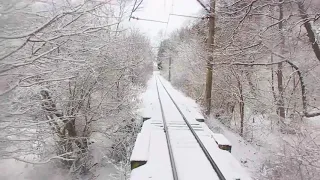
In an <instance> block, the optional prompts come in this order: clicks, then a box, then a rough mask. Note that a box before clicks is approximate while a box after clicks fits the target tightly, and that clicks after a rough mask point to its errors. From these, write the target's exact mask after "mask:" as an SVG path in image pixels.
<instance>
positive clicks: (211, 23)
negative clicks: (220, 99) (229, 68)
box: [205, 0, 215, 115]
mask: <svg viewBox="0 0 320 180" xmlns="http://www.w3.org/2000/svg"><path fill="white" fill-rule="evenodd" d="M214 13H215V0H211V1H210V14H209V24H208V26H209V33H208V40H207V46H208V59H207V76H206V92H205V102H206V115H210V110H211V96H212V94H211V93H212V62H213V56H212V53H213V44H214V28H215V14H214Z"/></svg>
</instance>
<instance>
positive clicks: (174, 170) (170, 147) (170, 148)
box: [156, 77, 226, 180]
mask: <svg viewBox="0 0 320 180" xmlns="http://www.w3.org/2000/svg"><path fill="white" fill-rule="evenodd" d="M156 85H157V92H158V99H159V104H160V107H161V114H162V120H163V124H164V129H165V134H166V139H167V143H168V144H167V145H168V151H169V156H170V162H171V167H172V174H173V179H174V180H178V179H179V175H178V172H177V166H176V164H175V162H176V161H178V160H175V159H174V153H173V146H175V144H172V143H171V140H170V138H174V137H170V130H169V128H170V126H171V124H170V123H169V125H168V124H167V120H166V114H165V113H164V108H165V107H163V104H162V100H161V98H164V97H163V96H168V97H169V98H170V100H171V103H173V104H174V106H175V108H176V110H178V112H179V114H180V115H181V117H182V119H183V123H185V124H184V125H186V126H187V127H188V129H187V131H189V132H190V133H191V134H192V135H193V137H194V139H195V140H196V142H197V144H198V145H199V148H200V149H201V150H202V152H203V154H204V155H205V157H206V158H207V160H208V161H209V163H210V165H211V167H212V169H213V170H214V171H215V172H216V175H217V177H218V179H219V180H226V178H225V177H224V176H223V174H222V172H221V171H220V169H219V167H218V166H217V164H216V163H215V162H214V160H213V159H212V157H211V155H210V154H209V152H208V150H207V149H206V147H205V146H204V144H203V143H202V142H201V140H200V138H199V136H198V135H197V133H196V132H195V130H194V128H193V127H192V125H191V124H190V123H189V121H188V120H187V118H186V116H185V115H184V114H183V112H182V111H181V109H180V108H179V106H178V105H177V103H176V102H175V100H174V99H173V97H172V96H171V95H170V93H169V92H168V90H167V88H166V87H165V86H164V84H163V83H162V82H161V80H160V79H159V77H156ZM159 87H160V88H163V90H164V91H165V93H160V90H159ZM169 122H170V121H169ZM190 155H192V154H190ZM197 156H198V155H197ZM186 158H188V157H186ZM182 171H183V170H181V172H182Z"/></svg>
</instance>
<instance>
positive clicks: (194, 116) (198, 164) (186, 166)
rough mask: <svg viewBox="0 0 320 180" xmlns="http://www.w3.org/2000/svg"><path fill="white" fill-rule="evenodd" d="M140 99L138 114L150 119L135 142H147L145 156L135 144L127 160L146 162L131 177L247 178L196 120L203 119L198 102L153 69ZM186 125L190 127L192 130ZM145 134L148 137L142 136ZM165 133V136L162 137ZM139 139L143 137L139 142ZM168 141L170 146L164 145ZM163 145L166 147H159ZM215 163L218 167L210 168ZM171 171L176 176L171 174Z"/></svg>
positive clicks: (142, 150) (187, 178)
mask: <svg viewBox="0 0 320 180" xmlns="http://www.w3.org/2000/svg"><path fill="white" fill-rule="evenodd" d="M166 91H168V92H166ZM169 94H170V95H169ZM158 95H159V96H158ZM170 96H171V97H170ZM158 97H159V99H157V98H158ZM171 98H172V99H171ZM142 100H143V103H144V108H143V111H142V115H143V117H144V118H150V119H149V120H147V121H146V122H145V123H144V125H143V128H142V131H141V134H140V135H139V136H138V139H137V143H138V144H141V145H142V146H145V145H143V144H149V146H148V147H147V148H148V155H147V156H146V153H145V152H146V151H145V149H143V148H146V147H142V148H136V147H135V149H134V151H133V154H132V158H131V160H133V159H136V160H137V161H141V160H145V161H147V164H146V165H144V166H141V167H139V168H137V169H134V170H133V171H132V176H131V178H132V179H141V180H142V179H148V178H149V179H163V178H164V177H166V179H180V180H181V179H182V180H193V179H203V180H206V179H208V180H209V179H210V180H214V179H217V180H219V179H228V180H229V179H230V180H231V179H238V178H240V179H250V177H249V176H248V175H247V173H246V172H245V170H244V169H243V168H242V167H241V165H240V163H239V162H238V161H236V160H235V158H234V157H233V156H232V155H231V154H230V153H229V152H227V151H224V150H221V149H219V147H218V145H217V144H216V143H215V140H214V138H213V133H212V131H211V130H210V129H209V128H208V126H207V125H206V124H205V123H203V122H201V121H200V122H199V121H197V120H199V119H200V120H201V119H204V118H203V116H202V115H201V114H200V113H199V108H198V106H197V105H196V104H195V103H194V102H192V101H190V100H189V99H188V98H186V97H185V96H183V94H181V93H180V92H178V91H176V90H175V89H174V88H173V87H172V86H171V84H170V83H169V82H168V81H166V80H165V79H163V78H162V77H161V76H159V74H158V73H157V72H155V73H154V76H153V77H152V78H151V80H150V81H149V83H148V89H147V91H146V93H144V94H143V97H142ZM173 100H174V102H175V103H176V105H177V106H178V108H179V109H180V111H181V113H180V112H179V110H178V108H177V107H176V105H175V104H174V102H173ZM159 101H160V102H161V104H162V109H161V106H160V102H159ZM161 111H163V114H162V113H161ZM181 114H183V115H181ZM183 116H184V117H183ZM187 123H188V124H187ZM155 124H156V125H155ZM188 126H189V127H192V129H193V130H194V132H193V133H192V132H191V131H190V129H189V127H188ZM155 127H156V128H155ZM163 128H164V129H166V128H167V131H163ZM145 129H148V130H145ZM146 131H147V132H148V134H146ZM165 132H167V133H165ZM143 134H144V135H143ZM146 136H147V137H150V138H142V137H146ZM165 136H167V139H164V137H165ZM157 137H158V138H157ZM160 137H161V138H160ZM195 137H197V138H198V140H196V138H195ZM142 139H147V140H145V143H142V142H141V141H143V140H142ZM168 139H169V141H168ZM166 140H167V141H166ZM154 141H157V143H154ZM168 144H170V146H171V147H168ZM201 144H202V145H201ZM136 145H137V144H136ZM164 145H165V146H166V148H167V149H164V148H163V146H164ZM201 146H202V147H201ZM160 149H161V150H160ZM168 149H169V150H168ZM170 151H172V154H173V155H172V156H171V157H170V156H168V155H167V154H166V153H169V152H170ZM140 152H144V153H140ZM204 152H207V153H208V154H207V155H206V154H205V153H204ZM169 154H170V153H169ZM210 159H211V160H210ZM212 162H213V163H212ZM168 164H169V165H173V166H172V168H170V169H168ZM213 164H214V165H213ZM215 164H216V165H217V166H218V168H215V169H214V168H213V167H214V166H215ZM160 167H162V168H160ZM175 171H176V172H177V173H176V174H177V177H178V178H177V177H176V178H173V176H174V173H175ZM220 171H221V172H222V174H223V175H220V178H219V177H218V175H217V172H220ZM168 173H169V175H168ZM223 176H224V177H223ZM169 177H170V178H169Z"/></svg>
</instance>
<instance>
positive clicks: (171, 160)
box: [155, 79, 178, 180]
mask: <svg viewBox="0 0 320 180" xmlns="http://www.w3.org/2000/svg"><path fill="white" fill-rule="evenodd" d="M155 80H156V86H157V92H158V99H159V103H160V109H161V116H162V121H163V127H164V133H165V135H166V140H167V146H168V150H169V156H170V163H171V169H172V175H173V179H174V180H178V172H177V168H176V164H175V161H174V156H173V151H172V146H171V142H170V136H169V131H168V126H167V122H166V118H165V115H164V111H163V107H162V102H161V98H160V93H159V87H158V81H157V79H155Z"/></svg>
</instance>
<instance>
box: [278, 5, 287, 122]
mask: <svg viewBox="0 0 320 180" xmlns="http://www.w3.org/2000/svg"><path fill="white" fill-rule="evenodd" d="M282 3H283V0H279V21H280V22H279V32H280V54H282V55H283V54H284V45H285V40H284V35H283V21H282V20H283V5H282ZM282 70H283V64H282V63H281V62H280V63H278V71H277V79H278V92H279V96H278V103H277V106H278V107H277V113H278V115H279V116H280V118H281V120H283V119H285V118H286V117H285V116H286V115H285V108H284V98H283V93H284V92H283V73H282Z"/></svg>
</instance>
